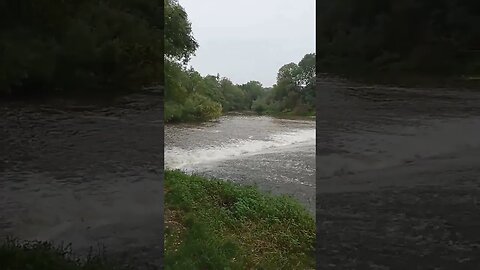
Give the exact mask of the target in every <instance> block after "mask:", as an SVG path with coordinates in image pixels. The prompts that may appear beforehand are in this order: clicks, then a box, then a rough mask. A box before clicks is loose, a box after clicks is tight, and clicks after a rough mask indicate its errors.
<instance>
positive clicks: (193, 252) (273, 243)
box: [164, 171, 315, 269]
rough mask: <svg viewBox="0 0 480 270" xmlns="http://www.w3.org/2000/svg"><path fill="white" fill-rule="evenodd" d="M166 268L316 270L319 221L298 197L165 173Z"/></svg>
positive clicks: (172, 172)
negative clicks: (301, 203)
mask: <svg viewBox="0 0 480 270" xmlns="http://www.w3.org/2000/svg"><path fill="white" fill-rule="evenodd" d="M164 216H165V263H166V267H165V269H314V268H315V255H314V243H315V222H314V220H313V217H312V216H311V215H310V214H309V213H308V212H307V211H306V210H305V209H304V208H303V206H301V205H300V204H299V203H297V202H296V201H295V200H293V199H291V198H287V197H276V196H272V195H268V194H263V193H261V192H259V191H258V190H257V189H256V188H254V187H243V186H239V185H236V184H232V183H230V182H225V181H220V180H209V179H205V178H202V177H198V176H188V175H186V174H183V173H181V172H178V171H167V172H166V173H165V214H164Z"/></svg>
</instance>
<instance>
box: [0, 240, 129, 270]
mask: <svg viewBox="0 0 480 270" xmlns="http://www.w3.org/2000/svg"><path fill="white" fill-rule="evenodd" d="M0 269H34V270H37V269H48V270H114V269H116V270H133V269H134V268H130V267H128V266H120V265H117V264H114V263H112V262H109V261H108V260H107V259H106V257H105V253H103V252H102V251H98V252H95V251H93V252H92V253H91V254H90V255H89V256H88V257H86V258H83V259H80V258H79V257H77V256H76V255H75V254H73V253H72V250H71V249H70V248H69V246H68V245H67V246H61V245H58V246H56V245H54V244H53V243H50V242H41V241H19V240H15V239H5V240H3V241H2V242H1V243H0Z"/></svg>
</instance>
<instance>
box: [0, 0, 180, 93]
mask: <svg viewBox="0 0 480 270" xmlns="http://www.w3.org/2000/svg"><path fill="white" fill-rule="evenodd" d="M163 13H164V5H163V3H161V2H160V1H155V0H83V1H63V0H23V1H16V0H0V93H3V94H13V95H15V94H28V95H36V94H46V93H52V92H54V93H55V94H61V93H73V92H78V93H86V92H91V93H95V95H98V94H102V93H105V92H115V93H119V92H123V91H129V90H137V89H139V88H141V87H143V86H149V85H152V84H157V83H159V82H162V81H163V57H164V56H163V52H164V51H165V48H164V42H163V36H164V21H163ZM167 45H169V46H171V45H170V44H167ZM174 46H175V45H174ZM174 53H179V52H174Z"/></svg>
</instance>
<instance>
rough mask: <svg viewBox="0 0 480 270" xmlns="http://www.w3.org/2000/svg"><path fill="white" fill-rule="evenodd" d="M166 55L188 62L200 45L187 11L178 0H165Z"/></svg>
mask: <svg viewBox="0 0 480 270" xmlns="http://www.w3.org/2000/svg"><path fill="white" fill-rule="evenodd" d="M164 5H165V55H166V56H167V57H168V58H170V59H173V60H180V61H183V62H184V63H187V62H188V60H189V59H190V56H191V55H192V54H193V53H194V52H195V50H196V49H197V47H198V44H197V42H196V41H195V38H194V37H193V34H192V27H191V23H190V22H189V21H188V18H187V13H186V12H185V10H184V9H183V7H182V6H180V4H179V3H178V1H177V0H164Z"/></svg>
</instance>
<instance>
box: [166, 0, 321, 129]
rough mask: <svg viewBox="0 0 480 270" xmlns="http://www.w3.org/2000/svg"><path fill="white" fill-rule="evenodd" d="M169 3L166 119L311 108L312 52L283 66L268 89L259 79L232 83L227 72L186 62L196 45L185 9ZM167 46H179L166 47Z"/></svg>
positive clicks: (301, 111)
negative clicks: (206, 72) (222, 74)
mask: <svg viewBox="0 0 480 270" xmlns="http://www.w3.org/2000/svg"><path fill="white" fill-rule="evenodd" d="M167 4H168V5H169V7H166V9H167V10H169V11H168V12H167V11H166V14H167V15H166V20H167V21H169V22H168V23H166V26H165V27H166V30H165V31H166V33H170V34H169V35H171V37H169V35H167V36H166V37H167V41H166V42H167V45H166V46H167V56H169V57H167V61H166V63H165V88H166V89H165V121H166V122H180V121H206V120H210V119H214V118H217V117H219V116H220V115H221V114H222V113H225V112H229V111H244V110H254V111H255V112H257V113H260V114H263V113H274V114H278V113H287V114H300V115H312V114H313V113H314V108H315V54H313V53H311V54H307V55H305V56H304V57H303V59H302V60H301V61H300V62H299V63H298V64H296V63H289V64H286V65H284V66H283V67H281V68H280V70H279V71H278V75H277V84H276V85H275V86H274V87H273V89H270V90H268V91H267V90H266V89H264V87H263V86H262V84H261V83H260V82H258V81H250V82H247V83H245V84H242V85H235V84H234V83H232V81H230V80H229V79H228V78H220V75H217V76H213V75H207V76H205V77H202V76H201V75H200V74H199V73H198V72H197V71H195V70H194V69H193V68H190V69H186V67H185V65H186V62H187V61H188V59H189V56H190V55H191V54H193V53H194V51H195V49H196V47H197V44H196V43H195V40H194V38H193V36H192V35H191V27H190V22H189V21H188V18H187V14H186V13H185V11H184V10H183V8H182V7H181V6H180V5H179V4H178V2H176V1H173V0H171V1H170V0H168V1H167ZM177 30H178V31H177ZM177 34H178V35H179V36H177ZM174 41H175V42H174ZM169 43H171V44H175V45H168V44H169ZM169 47H171V48H178V50H173V49H172V50H170V49H169ZM170 51H171V52H170ZM169 52H170V53H169Z"/></svg>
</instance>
